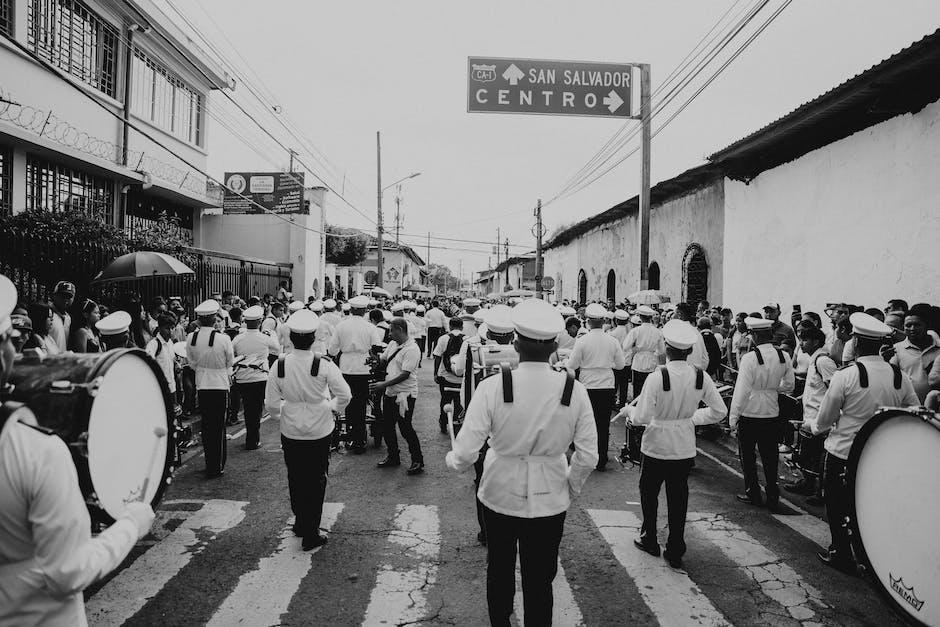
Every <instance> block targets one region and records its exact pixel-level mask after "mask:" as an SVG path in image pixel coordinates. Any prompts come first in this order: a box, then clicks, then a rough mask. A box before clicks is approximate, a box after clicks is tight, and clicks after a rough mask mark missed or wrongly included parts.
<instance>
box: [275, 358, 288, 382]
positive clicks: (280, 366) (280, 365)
mask: <svg viewBox="0 0 940 627" xmlns="http://www.w3.org/2000/svg"><path fill="white" fill-rule="evenodd" d="M286 358H287V355H278V356H277V378H278V379H283V378H284V359H286Z"/></svg>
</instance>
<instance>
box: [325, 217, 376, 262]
mask: <svg viewBox="0 0 940 627" xmlns="http://www.w3.org/2000/svg"><path fill="white" fill-rule="evenodd" d="M336 235H345V236H350V237H334V236H336ZM368 253H369V237H368V236H367V235H365V234H364V233H363V232H362V231H358V230H356V229H349V228H345V227H341V226H335V225H332V224H327V225H326V261H327V262H328V263H335V264H336V265H338V266H358V265H359V264H360V263H362V262H363V261H365V258H366V256H367V255H368Z"/></svg>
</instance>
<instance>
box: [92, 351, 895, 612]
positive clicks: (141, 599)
mask: <svg viewBox="0 0 940 627" xmlns="http://www.w3.org/2000/svg"><path fill="white" fill-rule="evenodd" d="M429 366H430V362H429V360H425V361H424V364H423V367H422V368H421V370H420V375H419V381H420V393H419V396H418V406H417V409H416V411H415V425H416V429H417V431H418V435H419V437H420V438H421V442H422V446H423V447H424V455H425V464H426V469H425V473H424V474H423V475H419V476H415V477H410V476H406V474H405V468H406V466H407V465H406V464H403V466H402V467H399V468H390V469H379V468H376V467H375V464H376V462H377V461H379V460H380V459H382V457H384V448H383V449H382V450H376V449H374V448H371V446H370V449H369V452H368V453H366V454H364V455H360V456H356V455H351V454H346V452H345V450H340V451H339V452H335V453H334V454H333V455H332V458H331V460H330V477H329V485H328V487H327V492H326V503H325V505H324V514H323V521H322V523H321V527H322V528H323V529H325V530H328V536H329V542H328V544H326V545H325V546H323V547H321V548H319V549H314V550H313V551H311V552H303V551H301V549H300V538H296V537H294V536H293V535H292V534H291V531H290V523H291V520H292V515H291V511H290V504H289V501H288V498H287V479H286V471H285V467H284V460H283V455H282V452H281V450H280V441H279V436H278V425H277V424H276V421H275V420H266V421H265V422H264V423H263V424H262V446H261V448H260V449H258V450H255V451H244V450H242V448H241V445H242V444H243V441H244V431H243V430H242V428H241V427H242V425H238V426H234V427H229V433H230V434H231V435H233V436H234V437H232V439H230V440H229V443H228V445H229V459H228V463H227V465H226V469H225V474H224V475H223V476H222V477H219V478H217V479H214V480H211V481H206V480H205V479H203V478H202V477H201V476H200V475H199V474H198V473H197V471H198V470H200V469H201V468H202V466H203V460H202V458H201V455H200V451H201V450H200V449H198V448H196V449H192V450H191V453H192V454H193V455H192V456H191V457H190V458H189V461H188V462H187V463H186V464H185V465H184V467H183V468H182V469H181V470H179V471H177V472H176V475H175V477H174V481H173V485H172V486H171V487H170V489H169V490H168V491H167V494H166V496H165V499H164V501H163V502H162V503H161V504H160V506H159V507H158V509H157V521H156V523H155V524H154V526H153V530H152V533H151V534H150V535H149V536H147V537H145V538H144V539H143V540H142V541H141V542H140V543H138V545H137V547H136V548H135V549H134V551H133V552H132V553H131V556H130V557H129V558H128V559H127V560H126V561H125V563H124V564H123V565H122V566H121V568H119V569H118V570H116V571H115V572H114V573H113V576H111V577H109V578H108V579H106V580H104V581H103V582H101V583H99V584H97V585H95V586H94V587H93V588H90V589H89V590H87V591H86V604H87V614H88V619H89V623H90V624H92V625H119V624H133V625H154V624H161V625H184V624H185V625H193V624H203V623H208V624H212V625H226V626H227V625H238V624H243V625H273V624H284V625H301V624H304V625H310V624H316V625H358V624H364V625H484V624H486V623H487V609H486V603H485V598H486V590H485V585H486V549H485V548H484V547H482V546H480V545H479V544H478V543H477V540H476V534H477V531H478V526H477V522H476V515H475V511H474V501H473V491H474V485H473V473H472V471H470V472H468V473H465V474H460V475H458V474H457V473H455V472H453V471H451V470H449V469H447V468H446V467H445V465H444V461H443V460H444V455H445V453H446V452H447V450H449V448H450V441H449V438H448V436H447V435H444V434H441V433H440V432H439V430H438V426H437V409H438V405H437V404H438V394H437V387H436V386H435V385H434V384H433V382H432V381H431V368H430V367H429ZM611 432H612V433H611V435H612V437H611V444H610V449H611V452H610V454H611V458H612V459H613V458H614V457H615V456H616V452H617V451H619V450H620V446H621V444H622V443H623V425H622V421H618V422H617V423H615V424H614V425H612V428H611ZM698 445H699V447H700V452H699V455H698V456H697V458H696V468H695V470H694V471H693V473H692V475H691V477H690V481H689V483H690V490H691V494H690V498H689V515H688V526H687V532H686V541H687V543H688V547H689V548H688V553H687V554H686V556H685V560H684V569H683V570H673V569H671V568H670V567H669V566H668V565H667V564H666V563H665V561H664V560H663V559H662V558H654V557H651V556H649V555H647V554H645V553H643V552H641V551H638V550H637V549H636V548H634V546H633V539H634V538H635V537H637V535H638V528H639V525H640V520H641V513H640V506H639V503H638V501H639V492H638V489H637V481H638V477H639V469H638V468H632V467H630V465H629V464H627V465H626V466H624V465H622V464H620V463H617V462H615V461H611V462H610V463H609V464H608V470H607V472H604V473H599V472H594V473H592V474H591V476H590V478H589V479H588V482H587V484H586V486H585V488H584V492H583V495H582V496H581V498H580V500H578V501H575V503H574V504H573V505H572V508H571V509H570V510H569V512H568V517H567V520H566V524H565V535H564V539H563V541H562V544H561V554H560V567H559V571H558V576H557V577H556V578H555V581H554V584H553V585H554V591H555V594H554V602H555V608H554V624H556V625H564V626H567V625H580V624H584V625H632V624H646V625H648V624H656V623H657V622H658V623H659V624H662V625H694V624H703V625H722V624H733V625H757V624H760V625H797V624H802V625H893V624H900V623H899V621H898V619H897V618H896V617H895V616H894V615H893V614H892V613H891V612H890V611H889V609H888V608H887V606H885V605H884V604H883V603H882V601H881V600H880V597H879V596H878V595H877V594H876V593H875V591H874V589H873V588H871V587H869V585H868V584H866V583H864V582H863V580H861V579H858V578H852V577H848V576H846V575H843V574H841V573H839V572H836V571H834V570H832V569H830V568H827V567H826V566H823V565H822V564H820V563H819V561H818V560H817V559H816V556H815V552H816V551H817V550H819V548H820V547H824V546H826V544H827V543H828V541H829V535H828V533H829V532H828V528H827V526H826V524H825V523H824V521H823V520H821V518H820V516H821V511H822V510H821V508H807V509H806V510H802V509H793V508H791V507H790V506H789V505H788V506H787V507H786V510H785V513H784V514H781V515H774V514H771V513H770V512H768V511H767V510H766V509H764V508H754V507H751V506H748V505H745V504H742V503H740V502H738V501H737V500H736V499H735V498H734V494H735V492H736V491H740V488H741V479H740V478H739V476H738V475H737V472H738V471H737V468H738V462H737V456H736V454H735V453H734V451H732V450H730V449H729V448H728V444H727V443H712V442H704V441H702V440H701V439H700V440H699V443H698ZM405 461H407V460H403V462H405ZM781 469H782V472H781V474H788V475H789V469H787V468H786V466H784V465H783V464H781ZM801 503H802V498H799V500H798V501H797V503H796V504H797V505H799V506H800V507H805V506H803V505H801ZM664 505H665V503H664V501H662V502H661V507H660V529H661V531H660V538H661V541H664V540H665V535H666V532H665V507H664ZM521 600H522V596H521V594H517V595H516V606H517V615H516V619H518V624H521V620H522V617H521V616H520V614H521Z"/></svg>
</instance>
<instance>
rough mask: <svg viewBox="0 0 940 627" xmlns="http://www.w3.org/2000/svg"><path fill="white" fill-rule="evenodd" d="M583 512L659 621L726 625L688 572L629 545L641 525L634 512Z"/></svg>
mask: <svg viewBox="0 0 940 627" xmlns="http://www.w3.org/2000/svg"><path fill="white" fill-rule="evenodd" d="M587 513H588V515H589V516H590V517H591V519H592V520H593V521H594V524H595V525H597V528H598V529H599V530H600V532H601V535H602V536H603V537H604V540H606V541H607V543H608V544H609V545H610V548H611V550H612V551H613V553H614V557H616V558H617V561H618V562H620V564H621V566H623V567H624V568H625V569H626V571H627V573H628V574H629V575H630V577H631V578H632V579H633V580H634V581H635V582H636V584H637V590H638V591H639V593H640V596H641V597H642V598H643V601H644V602H646V605H647V607H649V609H650V611H651V612H652V613H653V614H654V615H655V616H656V618H657V620H658V621H659V623H660V624H662V625H730V623H729V622H728V621H727V620H725V617H724V616H723V615H722V614H721V612H719V611H718V610H717V609H716V608H715V607H714V606H713V605H712V604H711V602H710V601H709V600H708V598H707V597H706V596H705V595H704V594H703V593H702V591H701V590H700V589H699V587H698V586H697V585H695V583H694V582H693V581H692V580H691V579H690V578H689V576H688V574H686V573H684V572H682V571H678V570H675V569H673V568H670V567H669V565H668V564H666V561H665V560H663V559H662V558H655V557H652V556H651V555H647V554H646V553H644V552H642V551H639V550H637V549H636V547H634V546H633V540H634V538H637V537H639V535H640V526H641V523H640V519H639V518H638V517H637V516H636V514H634V513H633V512H627V511H616V510H606V509H589V510H587Z"/></svg>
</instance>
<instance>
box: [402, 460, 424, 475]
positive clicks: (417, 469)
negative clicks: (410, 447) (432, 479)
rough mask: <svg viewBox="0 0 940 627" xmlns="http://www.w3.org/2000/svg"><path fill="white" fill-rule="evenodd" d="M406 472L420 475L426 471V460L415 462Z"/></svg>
mask: <svg viewBox="0 0 940 627" xmlns="http://www.w3.org/2000/svg"><path fill="white" fill-rule="evenodd" d="M405 472H406V473H407V474H409V475H420V474H421V473H423V472H424V462H414V463H413V464H411V467H410V468H408V470H407V471H405Z"/></svg>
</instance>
